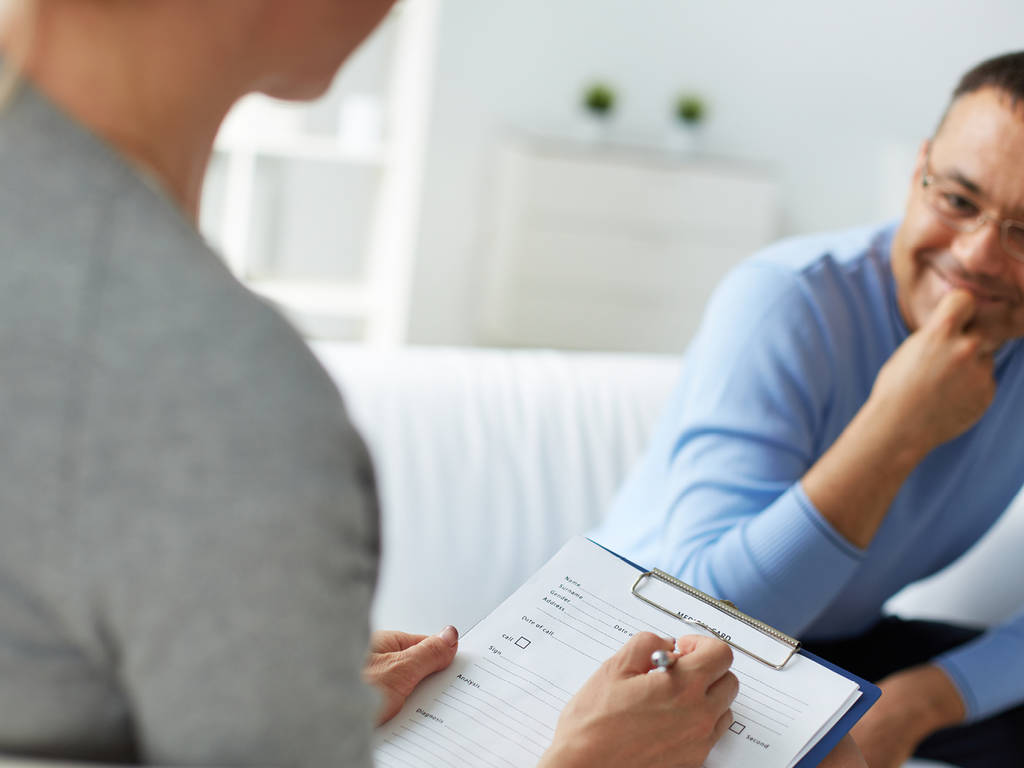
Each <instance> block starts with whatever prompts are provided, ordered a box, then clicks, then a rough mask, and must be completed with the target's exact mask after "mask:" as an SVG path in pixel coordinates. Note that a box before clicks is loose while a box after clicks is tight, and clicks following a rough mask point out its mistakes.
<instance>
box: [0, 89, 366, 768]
mask: <svg viewBox="0 0 1024 768" xmlns="http://www.w3.org/2000/svg"><path fill="white" fill-rule="evenodd" d="M0 430H2V431H0V752H13V753H21V754H35V755H43V756H49V757H62V758H89V759H96V760H106V761H133V760H134V761H143V762H149V763H164V764H171V765H180V766H186V765H215V766H242V765H245V766H248V765H277V766H282V767H290V766H317V768H324V767H326V766H363V765H370V763H371V760H370V755H369V739H370V731H371V717H372V711H373V708H374V705H375V701H374V699H373V698H372V695H371V693H370V692H369V691H368V690H367V689H366V688H365V686H364V685H363V684H362V683H361V682H360V672H359V671H360V669H361V666H362V663H363V658H364V654H365V649H366V644H367V635H368V618H367V617H368V611H369V605H370V599H371V594H372V590H373V584H374V580H375V576H376V567H377V551H378V523H377V508H376V499H375V495H374V491H373V477H372V472H371V469H370V465H369V461H368V457H367V455H366V452H365V450H364V448H363V445H362V443H361V441H360V440H359V438H358V436H357V435H356V434H355V432H354V431H353V429H352V427H351V426H350V424H349V423H348V421H347V420H346V418H345V416H344V413H343V411H342V408H341V406H340V403H339V399H338V394H337V391H336V390H335V388H334V387H333V385H332V383H331V381H330V380H329V378H328V377H327V376H326V374H325V373H324V372H323V371H322V369H321V368H320V367H319V366H318V365H317V363H316V362H315V360H314V358H313V357H312V356H311V354H310V353H309V351H308V350H307V348H306V346H305V345H304V344H303V343H302V342H301V340H300V339H299V338H298V337H297V336H296V334H295V333H294V332H293V331H292V329H291V328H290V327H289V326H288V325H287V324H286V323H285V322H284V321H282V320H281V319H280V318H279V317H278V315H277V314H275V313H274V312H273V311H272V310H270V309H269V308H267V307H266V306H264V305H263V304H262V303H261V302H260V301H259V300H257V299H255V298H254V297H253V296H252V295H251V294H249V293H248V292H247V291H246V290H245V289H244V288H242V287H241V286H240V285H239V284H238V283H237V282H236V281H235V280H234V279H233V278H232V277H231V276H230V275H229V274H228V273H227V272H226V271H225V268H224V267H223V265H222V264H221V262H220V261H219V260H218V258H217V257H216V256H215V254H213V253H212V252H211V251H210V250H209V248H207V247H206V245H205V244H204V243H203V241H202V239H201V238H200V237H199V236H198V235H197V234H196V233H195V231H194V230H193V229H192V227H191V226H190V225H189V224H188V223H187V222H186V221H185V219H184V218H183V217H181V216H180V215H179V213H178V212H177V209H176V208H175V206H174V205H172V204H171V203H170V202H169V200H168V199H166V198H165V197H164V196H162V195H161V194H160V193H159V192H156V191H155V190H154V189H153V188H152V187H151V186H150V185H147V183H145V182H144V181H143V180H142V178H141V177H140V176H139V175H138V174H137V173H136V172H135V171H134V170H133V169H132V168H131V167H130V166H129V165H128V164H126V163H125V162H124V161H123V160H122V159H121V158H120V157H119V156H117V154H116V153H115V152H113V151H112V150H111V149H110V148H109V147H107V146H106V145H104V144H103V143H102V142H100V141H99V140H98V139H96V138H95V137H94V136H92V135H90V134H89V133H88V132H86V131H85V130H84V129H82V128H81V127H80V126H78V125H77V124H75V123H74V122H73V121H71V120H70V119H69V118H67V117H66V116H64V115H63V114H61V113H60V112H59V111H58V110H56V109H55V108H54V107H53V106H52V105H51V104H49V102H47V101H45V99H44V98H43V97H41V96H40V95H39V94H38V93H36V92H34V91H33V90H32V89H30V88H23V89H22V91H21V93H20V95H19V96H18V97H17V99H16V100H15V102H14V103H13V104H12V105H10V107H9V108H8V109H7V110H5V111H4V112H2V113H0Z"/></svg>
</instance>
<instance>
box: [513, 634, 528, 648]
mask: <svg viewBox="0 0 1024 768" xmlns="http://www.w3.org/2000/svg"><path fill="white" fill-rule="evenodd" d="M529 644H530V641H529V640H527V639H526V638H525V637H522V636H520V638H519V639H518V640H516V645H518V646H519V647H520V648H525V647H526V646H528V645H529Z"/></svg>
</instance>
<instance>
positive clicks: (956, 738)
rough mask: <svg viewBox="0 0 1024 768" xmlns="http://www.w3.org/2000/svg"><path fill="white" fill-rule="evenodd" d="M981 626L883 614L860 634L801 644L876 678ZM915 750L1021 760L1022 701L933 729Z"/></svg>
mask: <svg viewBox="0 0 1024 768" xmlns="http://www.w3.org/2000/svg"><path fill="white" fill-rule="evenodd" d="M981 632H982V630H979V629H974V628H970V627H958V626H955V625H952V624H943V623H941V622H936V621H921V620H904V619H898V618H895V617H887V618H885V619H883V620H882V621H880V622H879V623H878V624H876V625H875V626H874V627H872V628H871V629H870V630H868V632H866V633H865V634H863V635H861V636H860V637H855V638H848V639H844V640H838V641H832V642H810V643H805V644H804V646H805V647H806V648H807V650H809V651H810V652H811V653H815V654H817V655H818V656H821V657H822V658H824V659H828V660H829V661H831V662H833V663H834V664H838V665H839V666H841V667H844V668H845V669H848V670H850V671H851V672H853V673H854V674H857V675H860V676H861V677H863V678H866V679H868V680H871V681H874V682H877V681H879V680H881V679H882V678H883V677H885V676H886V675H888V674H891V673H893V672H896V671H897V670H900V669H906V668H907V667H912V666H914V665H916V664H923V663H926V662H928V661H931V659H933V658H934V657H935V656H938V655H939V654H941V653H943V652H945V651H948V650H949V649H951V648H955V647H957V646H958V645H962V644H963V643H966V642H968V641H970V640H973V639H974V638H976V637H977V636H978V635H980V634H981ZM915 756H917V757H921V758H926V759H929V760H939V761H941V762H945V763H951V764H952V765H956V766H960V768H1006V767H1007V766H1020V765H1024V706H1021V707H1017V708H1015V709H1011V710H1007V711H1006V712H1003V713H1001V714H998V715H995V716H993V717H990V718H988V719H987V720H982V721H979V722H977V723H971V724H970V725H963V726H957V727H955V728H946V729H944V730H941V731H938V732H936V733H935V734H933V735H932V736H930V737H929V738H927V739H925V740H924V741H923V742H921V745H920V747H918V750H917V752H916V753H915Z"/></svg>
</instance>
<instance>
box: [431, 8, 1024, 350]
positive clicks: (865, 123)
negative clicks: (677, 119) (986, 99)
mask: <svg viewBox="0 0 1024 768" xmlns="http://www.w3.org/2000/svg"><path fill="white" fill-rule="evenodd" d="M1021 29H1024V3H1021V2H1020V0H980V1H977V2H975V3H973V4H969V5H968V4H964V3H962V2H952V0H859V2H857V3H856V4H853V3H844V4H838V3H827V2H820V0H818V1H815V0H775V2H754V0H714V1H713V2H712V1H711V0H510V1H509V2H505V1H504V0H443V3H442V17H441V29H440V36H439V51H438V62H437V80H436V92H435V94H434V111H433V116H432V125H431V130H430V143H429V149H428V156H427V173H426V179H425V185H426V189H425V194H424V210H423V216H422V219H421V222H422V223H421V234H420V247H419V253H418V264H417V272H416V277H415V281H414V289H413V290H414V293H413V304H412V316H411V339H412V340H413V341H414V342H421V343H449V344H455V343H471V342H472V341H473V320H474V319H475V317H476V314H477V307H476V299H477V294H476V290H475V286H476V284H477V282H478V276H479V259H478V255H479V252H480V247H481V246H480V217H481V216H482V215H483V205H484V203H485V201H486V199H487V195H486V193H487V189H486V184H487V173H488V162H489V159H490V156H491V148H492V146H493V143H494V142H495V140H496V137H497V136H498V135H499V132H500V131H502V130H506V129H512V130H531V131H549V132H562V133H568V132H571V131H572V130H573V129H574V128H575V127H576V125H577V121H578V119H579V115H578V109H577V104H578V100H579V93H580V90H581V88H582V87H583V85H584V84H585V83H586V82H588V81H589V80H591V79H593V78H596V77H600V78H604V79H607V80H609V81H611V82H613V83H615V84H616V85H617V86H618V88H619V90H620V93H621V97H622V103H621V111H620V113H619V114H618V115H617V118H616V122H615V126H614V131H615V132H616V134H617V135H618V136H619V137H621V138H624V139H629V140H643V141H652V142H658V141H662V140H663V139H664V137H665V133H666V131H667V130H668V126H666V122H667V118H666V111H667V109H668V106H669V104H670V102H671V100H672V98H673V96H674V95H675V94H676V93H677V92H678V91H679V90H681V89H688V90H697V91H700V92H701V93H703V94H705V95H706V97H707V99H708V101H709V103H710V110H711V112H710V116H709V120H708V122H707V125H706V126H705V131H704V136H703V144H704V149H705V150H706V151H708V152H713V153H716V154H724V155H730V156H736V157H740V158H743V159H746V160H748V161H751V162H753V163H755V164H757V165H760V166H764V167H766V168H768V169H770V170H771V172H773V173H774V174H775V176H776V178H778V179H779V181H780V183H781V185H782V190H783V200H782V206H783V228H784V232H787V233H788V232H804V231H812V230H817V229H823V228H829V227H840V226H846V225H852V224H859V223H863V222H865V221H870V220H873V219H878V218H880V217H882V216H887V215H892V214H896V213H898V212H899V208H900V205H901V201H902V198H903V194H904V191H905V185H906V181H907V177H908V175H909V170H910V169H909V165H908V163H909V161H910V159H911V158H912V156H913V151H914V150H915V149H916V146H917V144H918V142H919V141H920V140H921V139H922V138H924V137H925V136H927V134H928V133H929V132H930V131H931V130H932V128H933V127H934V125H935V123H936V121H937V120H938V117H939V115H940V113H941V111H942V109H943V107H944V105H945V102H946V99H947V97H948V94H949V92H950V90H951V89H952V87H953V85H954V84H955V81H956V80H957V78H958V77H959V75H960V74H961V73H962V71H963V70H965V69H966V68H968V67H969V66H971V65H972V64H974V63H975V62H976V61H978V60H980V59H982V58H985V57H987V56H990V55H994V54H996V53H1002V52H1005V51H1009V50H1015V49H1019V48H1021V47H1024V37H1022V36H1021Z"/></svg>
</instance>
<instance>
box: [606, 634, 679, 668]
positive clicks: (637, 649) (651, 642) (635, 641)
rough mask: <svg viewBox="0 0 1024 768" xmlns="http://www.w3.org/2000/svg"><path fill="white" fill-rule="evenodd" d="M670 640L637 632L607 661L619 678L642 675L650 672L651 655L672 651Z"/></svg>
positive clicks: (672, 644)
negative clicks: (657, 652) (656, 652)
mask: <svg viewBox="0 0 1024 768" xmlns="http://www.w3.org/2000/svg"><path fill="white" fill-rule="evenodd" d="M673 646H674V643H673V641H672V640H670V639H667V638H664V637H658V636H657V635H656V634H654V633H653V632H638V633H637V634H635V635H633V637H631V638H629V640H628V641H627V642H626V644H625V645H624V646H622V647H621V648H620V649H619V650H618V652H617V653H616V654H615V655H614V656H612V658H611V659H609V661H610V662H612V668H614V670H615V671H616V672H617V673H618V674H619V675H620V676H621V677H630V676H632V675H642V674H644V673H645V672H649V671H650V670H651V654H652V653H654V652H655V651H669V652H671V651H672V648H673Z"/></svg>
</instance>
